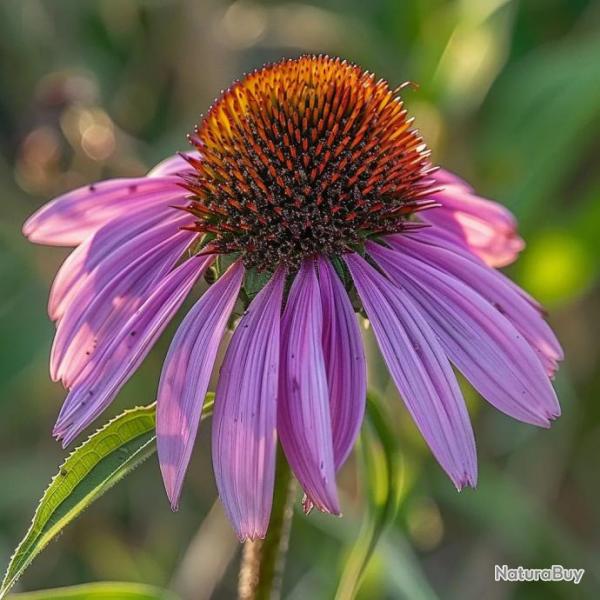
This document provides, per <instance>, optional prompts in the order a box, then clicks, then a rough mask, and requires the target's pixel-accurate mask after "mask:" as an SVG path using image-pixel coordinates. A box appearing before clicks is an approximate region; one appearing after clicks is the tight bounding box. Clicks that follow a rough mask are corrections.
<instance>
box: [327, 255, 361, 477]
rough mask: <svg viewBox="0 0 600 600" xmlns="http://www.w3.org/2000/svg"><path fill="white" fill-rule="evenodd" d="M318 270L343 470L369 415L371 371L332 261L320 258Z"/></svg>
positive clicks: (335, 447) (336, 456)
mask: <svg viewBox="0 0 600 600" xmlns="http://www.w3.org/2000/svg"><path fill="white" fill-rule="evenodd" d="M318 270H319V288H320V291H321V303H322V306H323V354H324V359H325V368H326V371H327V382H328V385H329V404H330V409H331V430H332V434H333V456H334V460H335V467H336V469H337V470H339V469H340V467H341V466H342V465H343V464H344V462H345V461H346V458H348V454H350V451H351V450H352V447H353V446H354V442H355V441H356V437H357V436H358V432H359V431H360V426H361V424H362V421H363V417H364V414H365V401H366V397H367V368H366V363H365V352H364V347H363V342H362V337H361V335H360V329H359V328H358V323H357V321H356V315H355V314H354V309H353V308H352V304H351V302H350V299H349V298H348V293H347V292H346V290H345V288H344V286H343V284H342V282H341V281H340V279H339V277H338V276H337V273H336V272H335V269H334V268H333V267H332V265H331V263H330V262H329V261H328V260H326V259H324V258H321V259H319V262H318Z"/></svg>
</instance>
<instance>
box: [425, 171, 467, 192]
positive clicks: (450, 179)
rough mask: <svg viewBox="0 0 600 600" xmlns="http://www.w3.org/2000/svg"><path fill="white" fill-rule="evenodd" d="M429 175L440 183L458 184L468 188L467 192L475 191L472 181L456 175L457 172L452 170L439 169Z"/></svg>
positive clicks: (465, 188)
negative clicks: (469, 181)
mask: <svg viewBox="0 0 600 600" xmlns="http://www.w3.org/2000/svg"><path fill="white" fill-rule="evenodd" d="M429 176H430V177H431V178H432V179H434V180H435V182H436V183H438V184H440V185H444V186H446V185H457V186H459V187H461V188H463V189H464V190H466V191H467V192H472V191H474V190H473V188H472V187H471V184H470V183H468V182H466V181H465V180H464V179H462V178H461V177H459V176H458V175H456V173H452V171H448V170H446V169H437V170H435V171H433V172H432V173H431V174H430V175H429Z"/></svg>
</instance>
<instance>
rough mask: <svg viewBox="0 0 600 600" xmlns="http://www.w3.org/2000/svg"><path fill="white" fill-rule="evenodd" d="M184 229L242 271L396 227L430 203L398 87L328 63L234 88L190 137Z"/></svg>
mask: <svg viewBox="0 0 600 600" xmlns="http://www.w3.org/2000/svg"><path fill="white" fill-rule="evenodd" d="M190 141H191V143H192V144H193V145H194V146H195V147H196V149H197V150H198V151H199V152H200V155H201V157H200V158H199V159H189V161H190V163H191V165H192V166H193V167H194V171H193V173H192V174H191V175H188V176H186V178H185V183H184V185H185V187H186V188H187V189H188V190H189V192H190V193H191V203H190V205H189V207H188V210H190V211H191V212H192V213H193V214H194V215H195V216H196V218H197V220H196V222H195V225H194V226H193V228H194V230H196V231H198V232H201V233H205V234H206V238H205V239H207V240H210V246H211V248H212V249H214V250H215V251H216V252H218V253H239V254H240V255H241V256H242V258H243V260H244V263H245V264H246V266H247V267H255V268H256V269H258V270H268V271H272V270H273V269H274V268H275V267H276V266H277V265H279V264H285V265H286V266H288V267H289V268H295V267H297V265H298V264H299V263H300V261H301V260H302V259H304V258H306V257H311V256H314V255H317V254H321V255H325V256H338V255H341V254H343V253H344V252H348V251H353V250H356V249H359V248H360V247H361V246H362V244H363V243H364V240H365V238H366V237H368V236H372V235H377V234H383V233H391V232H397V231H401V230H402V229H403V228H405V227H407V226H410V224H409V223H408V220H409V217H410V215H412V214H413V213H414V212H416V211H418V210H422V209H423V208H427V207H429V206H431V204H432V202H431V201H429V200H427V199H426V196H427V194H428V192H430V190H431V183H432V182H431V180H430V179H429V178H428V177H427V175H428V173H429V172H430V171H431V170H432V168H431V164H430V162H429V151H428V149H427V147H426V145H425V144H424V143H423V140H422V138H421V136H420V134H419V133H418V131H416V130H415V129H414V128H412V119H409V118H408V116H407V111H406V110H405V108H404V105H403V102H402V100H401V98H400V96H399V95H398V90H392V89H390V87H389V85H388V84H387V82H385V81H383V80H376V79H375V77H374V76H373V75H372V74H370V73H368V72H365V71H363V70H362V69H360V68H359V67H357V66H355V65H351V64H349V63H347V62H346V61H342V60H340V59H337V58H330V57H328V56H303V57H301V58H298V59H293V60H284V61H282V62H279V63H276V64H273V65H269V66H266V67H264V68H262V69H260V70H257V71H254V72H253V73H251V74H249V75H247V76H246V77H244V78H243V79H242V80H241V81H238V82H236V83H234V84H233V85H232V86H231V87H230V88H229V89H228V90H226V91H225V92H224V93H223V94H222V95H221V96H220V97H219V98H218V99H217V100H216V101H215V103H214V104H213V105H212V107H211V108H210V110H209V112H208V113H207V114H206V116H205V117H204V118H203V119H202V121H201V123H200V124H199V125H198V127H196V130H195V132H194V134H192V135H191V136H190Z"/></svg>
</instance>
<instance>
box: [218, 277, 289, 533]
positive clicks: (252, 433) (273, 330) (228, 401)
mask: <svg viewBox="0 0 600 600" xmlns="http://www.w3.org/2000/svg"><path fill="white" fill-rule="evenodd" d="M284 283H285V270H284V269H281V268H280V269H279V270H278V271H277V272H276V273H275V275H274V276H273V277H272V279H271V280H270V281H269V283H268V284H267V285H266V286H265V287H264V288H263V289H262V290H261V291H260V292H259V294H258V295H257V296H256V298H255V299H254V300H253V301H252V303H251V304H250V307H249V308H248V310H247V311H246V313H245V314H244V316H243V317H242V319H241V321H240V322H239V324H238V326H237V329H236V330H235V333H234V334H233V338H232V339H231V343H230V344H229V347H228V349H227V354H226V355H225V360H224V362H223V366H222V367H221V372H220V374H219V384H218V386H217V393H216V397H215V412H214V416H213V426H212V456H213V464H214V470H215V478H216V481H217V487H218V489H219V495H220V497H221V500H222V502H223V505H224V506H225V510H226V512H227V515H228V516H229V519H230V521H231V522H232V523H233V526H234V527H235V530H236V531H237V534H238V536H239V538H240V540H241V541H244V540H246V539H256V538H263V537H264V536H265V534H266V532H267V527H268V525H269V517H270V515H271V503H272V500H273V480H274V476H275V454H276V448H277V432H276V421H277V386H278V375H279V329H280V320H281V301H282V295H283V285H284Z"/></svg>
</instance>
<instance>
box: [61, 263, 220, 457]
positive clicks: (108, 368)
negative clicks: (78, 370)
mask: <svg viewBox="0 0 600 600" xmlns="http://www.w3.org/2000/svg"><path fill="white" fill-rule="evenodd" d="M213 260H214V257H212V256H209V257H207V256H203V257H193V258H190V259H189V260H187V261H186V262H184V263H183V264H182V265H180V266H179V267H177V268H176V269H175V270H174V271H172V272H171V273H170V274H169V275H167V276H166V277H165V278H164V279H163V280H162V281H161V282H160V283H159V284H158V285H157V286H156V288H155V289H154V290H153V292H152V293H151V295H150V297H149V298H148V300H146V302H144V304H143V305H142V306H141V307H140V308H139V309H138V310H137V311H136V312H135V313H134V314H133V316H132V317H131V318H130V319H129V320H128V321H127V323H126V324H125V325H124V327H123V328H122V330H121V331H120V332H119V334H118V335H117V336H116V337H115V338H114V339H113V340H112V341H111V343H110V344H109V345H108V347H107V348H106V351H105V352H104V353H103V354H102V355H100V356H98V357H96V359H95V360H93V361H91V362H90V363H88V364H87V365H86V367H85V369H84V371H83V373H82V377H81V378H80V381H79V382H78V383H77V385H75V386H74V387H73V389H72V390H71V391H70V393H69V395H68V397H67V399H66V401H65V403H64V405H63V408H62V410H61V414H60V416H59V420H58V421H57V423H56V426H55V428H54V435H55V436H57V437H58V438H62V439H63V442H64V445H65V446H66V445H68V444H69V443H70V442H71V441H72V440H73V439H74V438H75V437H76V436H77V435H79V433H80V432H81V431H82V430H83V429H84V428H85V427H87V426H88V425H89V424H90V423H91V422H92V421H93V420H94V419H95V418H96V417H97V416H98V415H99V414H100V412H102V411H103V410H104V409H105V408H106V407H107V406H108V405H109V404H110V402H111V401H112V400H113V398H114V397H115V396H116V395H117V393H118V392H119V390H120V389H121V387H122V386H123V385H124V384H125V383H126V382H127V380H128V379H129V378H130V377H131V376H132V375H133V373H134V372H135V371H136V370H137V368H138V367H139V365H140V364H141V363H142V361H143V360H144V358H145V357H146V355H147V354H148V352H149V351H150V350H151V349H152V347H153V346H154V344H155V342H156V340H157V339H158V338H159V337H160V335H161V333H162V332H163V330H164V328H165V327H166V326H167V324H168V323H169V321H170V320H171V319H172V318H173V316H174V315H175V313H176V312H177V310H178V309H179V307H180V306H181V304H182V303H183V301H184V300H185V298H186V296H187V295H188V293H189V291H190V290H191V288H192V286H193V285H194V283H195V282H196V281H197V280H198V278H199V277H200V276H201V275H202V274H203V273H204V272H205V271H206V269H207V267H208V266H209V265H210V264H211V263H212V261H213Z"/></svg>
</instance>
